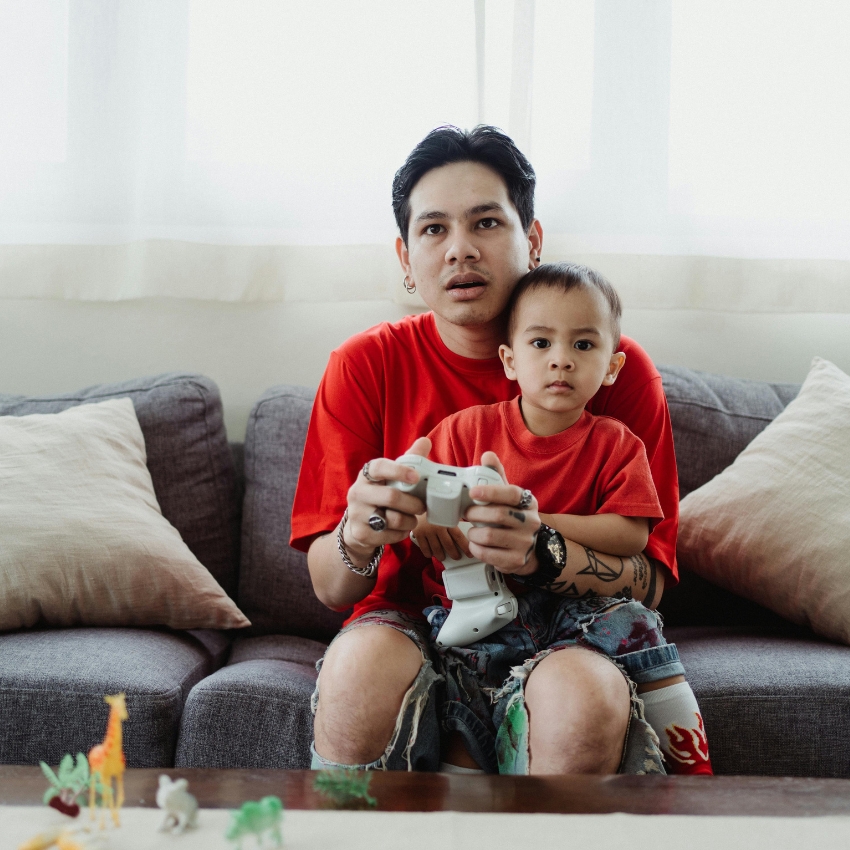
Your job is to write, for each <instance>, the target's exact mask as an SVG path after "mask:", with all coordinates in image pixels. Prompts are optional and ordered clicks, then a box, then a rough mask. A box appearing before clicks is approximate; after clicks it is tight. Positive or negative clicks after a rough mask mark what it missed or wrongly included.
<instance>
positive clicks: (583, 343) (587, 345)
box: [575, 339, 593, 351]
mask: <svg viewBox="0 0 850 850" xmlns="http://www.w3.org/2000/svg"><path fill="white" fill-rule="evenodd" d="M575 347H576V348H577V349H578V350H579V351H590V349H591V348H593V343H592V342H591V341H590V340H589V339H580V340H579V341H578V342H577V343H576V346H575Z"/></svg>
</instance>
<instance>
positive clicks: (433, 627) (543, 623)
mask: <svg viewBox="0 0 850 850" xmlns="http://www.w3.org/2000/svg"><path fill="white" fill-rule="evenodd" d="M517 601H518V603H519V614H518V616H517V617H516V619H515V620H514V621H513V622H511V623H509V624H508V625H506V626H503V627H502V628H501V629H499V631H498V632H496V633H495V634H492V635H490V636H489V637H488V638H487V639H486V640H484V641H481V642H479V643H474V644H471V645H469V646H466V647H451V648H446V649H442V648H439V649H438V648H437V646H436V643H435V642H434V638H435V637H436V635H437V633H438V632H439V630H440V627H441V626H442V624H443V622H444V621H445V618H446V617H447V616H448V610H447V609H445V608H442V607H431V608H426V609H425V614H426V616H427V617H428V622H427V623H426V622H425V621H423V620H421V619H418V618H415V617H411V616H409V615H407V614H403V613H401V612H399V611H371V612H369V613H367V614H364V615H363V616H362V617H359V618H358V619H357V620H355V621H354V622H352V623H350V624H349V625H348V626H346V628H345V629H343V630H342V631H341V632H340V634H339V635H337V637H336V638H335V640H337V639H339V637H340V635H342V634H345V633H346V632H348V631H349V630H351V629H355V628H359V627H361V626H364V625H383V626H388V627H390V628H394V629H397V630H398V631H401V632H403V633H404V634H406V635H407V636H408V637H409V638H410V639H411V640H412V641H413V642H414V643H415V644H416V646H417V647H418V648H419V650H420V652H421V653H422V668H421V669H420V672H419V675H418V676H417V678H416V680H415V681H414V682H413V684H412V685H411V687H410V689H409V690H408V692H407V693H406V694H405V697H404V700H403V703H402V707H401V710H400V711H399V716H398V719H397V721H396V726H395V729H394V731H393V735H392V738H391V740H390V742H389V744H388V745H387V748H386V750H385V752H384V754H383V755H382V756H381V757H380V758H379V759H377V760H375V761H374V762H372V763H370V764H368V765H366V764H364V765H356V766H357V767H360V768H368V769H384V770H399V769H401V770H404V769H407V770H430V771H433V770H437V769H438V767H439V763H440V735H441V734H442V733H446V732H451V731H457V732H458V733H460V735H461V736H462V737H463V739H464V743H465V744H466V747H467V749H468V750H469V753H470V755H471V756H472V757H473V758H474V759H475V761H476V762H477V763H478V764H479V765H480V766H481V767H482V768H483V769H484V770H485V771H487V772H488V773H508V774H525V773H528V767H529V755H528V713H527V711H526V708H525V694H524V689H525V682H526V679H527V678H528V675H529V674H530V673H531V671H532V670H533V669H534V667H535V666H536V665H537V664H538V663H539V662H540V661H542V659H543V658H545V657H546V656H547V655H549V654H550V653H552V652H557V651H558V650H560V649H564V648H566V647H569V646H579V647H584V648H586V649H588V650H591V651H594V652H598V653H600V654H602V655H603V656H605V657H607V658H608V659H609V660H610V661H611V662H612V663H613V664H615V665H616V666H617V668H618V669H619V670H620V671H621V673H622V674H623V675H624V677H625V678H626V680H627V682H628V684H629V688H630V693H631V717H630V722H629V727H628V731H627V735H626V743H625V747H624V750H623V757H622V761H621V764H620V769H619V772H620V773H632V774H643V773H664V768H663V766H662V765H663V762H662V757H661V752H660V750H659V748H658V739H657V737H656V735H655V732H653V730H652V728H651V727H650V726H649V724H648V723H647V722H646V721H645V720H644V718H643V704H642V703H641V701H640V699H639V698H638V696H637V693H636V685H637V684H641V683H646V682H654V681H658V680H659V679H664V678H667V677H668V676H676V675H680V674H683V673H684V668H683V667H682V664H681V662H680V661H679V656H678V652H677V651H676V647H675V646H674V645H673V644H668V643H666V641H665V640H664V638H663V636H662V634H661V618H660V616H659V615H658V614H656V613H655V612H654V611H650V610H649V609H647V608H645V607H644V606H643V605H642V604H641V603H639V602H634V601H624V600H622V599H613V598H608V597H596V598H592V599H578V600H576V599H565V598H564V597H562V596H557V595H555V594H552V593H550V592H548V591H545V590H538V589H536V588H532V589H530V590H529V591H528V592H527V593H525V594H523V595H522V596H520V597H518V600H517ZM321 664H322V662H321V661H319V662H318V664H317V665H316V666H317V669H318V670H319V672H320V674H321ZM320 678H321V676H320ZM319 686H320V682H319V681H317V683H316V690H315V692H314V694H313V700H312V709H313V713H314V714H315V711H316V706H317V705H318V699H319ZM312 752H313V765H312V766H313V767H314V768H322V767H335V766H349V765H336V764H335V763H332V762H329V761H327V760H326V759H323V758H322V757H321V756H319V755H318V754H317V753H316V751H315V747H313V749H312Z"/></svg>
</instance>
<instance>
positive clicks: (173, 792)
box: [156, 773, 198, 835]
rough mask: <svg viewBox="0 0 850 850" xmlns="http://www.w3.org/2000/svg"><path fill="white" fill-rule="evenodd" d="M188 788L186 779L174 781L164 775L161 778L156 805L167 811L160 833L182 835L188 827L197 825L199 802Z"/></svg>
mask: <svg viewBox="0 0 850 850" xmlns="http://www.w3.org/2000/svg"><path fill="white" fill-rule="evenodd" d="M188 788H189V783H188V781H187V780H185V779H175V780H172V779H171V777H170V776H166V775H165V774H164V773H163V774H162V775H161V776H160V777H159V790H158V791H157V792H156V804H157V806H159V807H160V808H161V809H163V810H164V811H165V819H164V820H163V821H162V826H160V828H159V831H160V832H173V833H176V834H177V835H180V833H182V832H183V831H184V830H185V829H186V827H193V826H195V825H196V822H197V817H198V801H197V800H196V799H195V798H194V797H193V796H192V795H191V794H190V793H189V791H188V790H187V789H188Z"/></svg>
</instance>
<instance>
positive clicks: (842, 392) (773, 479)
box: [678, 358, 850, 643]
mask: <svg viewBox="0 0 850 850" xmlns="http://www.w3.org/2000/svg"><path fill="white" fill-rule="evenodd" d="M848 506H850V376H847V375H845V374H844V372H842V371H841V370H840V369H839V368H838V367H837V366H835V365H833V364H832V363H830V362H829V361H826V360H821V359H820V358H815V360H814V362H813V364H812V369H811V371H810V372H809V375H808V377H807V378H806V380H805V381H804V383H803V386H802V388H801V390H800V393H799V395H798V396H797V397H796V398H795V399H794V400H793V401H792V402H790V403H789V405H788V406H787V407H786V408H785V410H784V411H783V412H782V413H780V414H779V415H778V416H777V417H776V419H774V420H773V422H771V423H770V424H769V425H768V426H767V427H766V428H765V429H764V430H763V431H762V432H761V433H760V434H759V435H758V436H757V437H756V438H755V439H754V440H753V441H752V442H751V443H750V444H749V445H748V446H747V448H746V449H744V451H743V452H742V453H741V454H740V455H739V456H738V457H737V458H736V459H735V461H734V463H732V464H731V465H730V466H729V467H728V468H727V469H725V470H724V471H723V472H722V473H720V474H719V475H717V476H716V477H715V478H713V479H712V480H711V481H709V482H707V483H706V484H704V485H703V486H702V487H700V488H699V489H697V490H694V491H693V492H691V493H690V494H689V495H688V496H687V497H686V498H685V499H683V500H682V504H681V513H680V516H681V522H680V529H679V547H678V553H679V558H680V560H681V561H682V563H683V564H684V565H685V566H687V567H688V568H689V569H691V570H693V571H694V572H696V573H698V574H700V575H702V576H704V577H705V578H707V579H709V580H710V581H712V582H714V583H716V584H718V585H720V586H721V587H724V588H726V589H728V590H731V591H733V592H735V593H737V594H740V595H741V596H743V597H746V598H748V599H752V600H754V601H758V602H760V603H761V604H763V605H765V606H766V607H768V608H770V609H771V610H773V611H776V612H777V613H779V614H781V615H782V616H784V617H786V618H788V619H789V620H792V621H793V622H795V623H798V624H800V625H806V626H809V627H811V628H812V629H814V631H815V632H817V633H818V634H820V635H823V636H824V637H827V638H831V639H834V640H840V641H843V642H844V643H850V572H848V570H847V552H848V551H850V507H848Z"/></svg>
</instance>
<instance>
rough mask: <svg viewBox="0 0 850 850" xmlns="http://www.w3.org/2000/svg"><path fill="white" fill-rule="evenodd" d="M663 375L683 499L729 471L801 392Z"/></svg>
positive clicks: (678, 373)
mask: <svg viewBox="0 0 850 850" xmlns="http://www.w3.org/2000/svg"><path fill="white" fill-rule="evenodd" d="M658 371H659V372H660V373H661V379H662V381H663V384H664V393H665V394H666V396H667V404H668V406H669V407H670V420H671V421H672V423H673V441H674V443H675V446H676V465H677V466H678V468H679V496H680V498H684V497H685V496H687V495H688V493H690V492H691V490H695V489H696V488H697V487H701V486H702V485H703V484H705V482H706V481H709V480H710V479H711V478H713V477H714V476H715V475H717V474H718V473H719V472H722V471H723V470H724V469H725V468H726V467H727V466H729V464H730V463H732V461H733V460H735V458H736V457H737V456H738V455H739V454H740V453H741V452H742V451H743V450H744V448H745V447H746V446H747V445H748V444H749V443H750V441H751V440H752V439H753V437H755V436H756V434H758V433H759V432H760V431H763V430H764V428H766V427H767V425H768V423H769V422H771V421H772V420H773V419H774V417H776V416H777V414H779V413H780V412H781V411H782V410H783V409H784V408H785V406H786V405H787V404H788V402H789V401H791V399H792V398H794V397H795V396H796V395H797V393H798V392H799V390H800V385H799V384H770V383H766V382H764V381H747V380H743V379H741V378H730V377H728V376H726V375H711V374H709V373H707V372H698V371H696V370H694V369H687V368H685V367H684V366H659V367H658Z"/></svg>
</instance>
